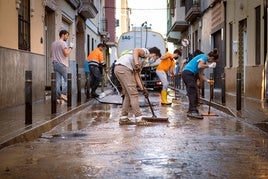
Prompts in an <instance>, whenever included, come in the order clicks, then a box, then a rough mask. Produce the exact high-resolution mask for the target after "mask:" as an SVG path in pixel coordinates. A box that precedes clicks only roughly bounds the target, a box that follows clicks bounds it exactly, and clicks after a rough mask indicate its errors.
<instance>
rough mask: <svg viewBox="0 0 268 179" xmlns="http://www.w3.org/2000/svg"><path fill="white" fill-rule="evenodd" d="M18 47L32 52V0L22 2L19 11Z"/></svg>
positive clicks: (22, 0)
mask: <svg viewBox="0 0 268 179" xmlns="http://www.w3.org/2000/svg"><path fill="white" fill-rule="evenodd" d="M18 42H19V44H18V46H19V49H21V50H27V51H30V0H21V4H20V8H19V10H18Z"/></svg>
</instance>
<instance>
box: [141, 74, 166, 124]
mask: <svg viewBox="0 0 268 179" xmlns="http://www.w3.org/2000/svg"><path fill="white" fill-rule="evenodd" d="M138 76H139V78H140V81H141V85H142V90H145V87H144V85H143V83H142V80H141V77H140V75H138ZM144 97H145V98H146V100H147V102H148V104H149V107H150V110H151V112H152V115H153V116H152V117H143V118H142V119H144V120H146V121H148V122H169V121H168V117H157V116H156V115H155V113H154V110H153V107H152V104H151V102H150V99H149V97H148V96H144Z"/></svg>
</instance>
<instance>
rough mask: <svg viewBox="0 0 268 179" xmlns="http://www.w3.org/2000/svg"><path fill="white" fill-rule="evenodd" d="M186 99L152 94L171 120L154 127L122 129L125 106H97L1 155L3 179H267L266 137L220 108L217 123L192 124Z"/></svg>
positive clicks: (161, 113) (207, 120) (147, 110)
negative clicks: (166, 101)
mask: <svg viewBox="0 0 268 179" xmlns="http://www.w3.org/2000/svg"><path fill="white" fill-rule="evenodd" d="M105 98H107V99H106V101H109V102H111V103H115V102H116V101H114V98H110V100H109V96H107V97H105ZM105 98H103V99H105ZM117 99H119V101H120V98H117ZM182 99H183V103H182V104H172V105H171V106H161V105H159V94H158V93H157V92H150V100H151V102H152V104H153V109H154V111H155V113H156V115H157V116H159V117H160V116H165V117H168V118H169V123H154V124H153V125H151V126H135V125H129V126H120V125H119V123H118V120H119V115H120V108H121V105H116V104H104V103H100V102H99V101H97V100H95V102H94V104H93V105H90V106H88V107H87V108H85V109H83V110H81V111H79V112H78V113H76V114H74V115H73V116H72V117H70V118H68V119H67V120H65V121H64V122H63V123H61V124H60V125H58V126H56V127H55V128H54V129H53V130H51V131H49V132H47V133H43V135H42V137H41V138H38V139H37V140H34V141H31V142H24V143H18V144H15V145H12V146H9V147H6V148H4V149H2V150H1V151H0V159H1V172H0V178H29V179H30V178H206V179H207V178H268V135H267V133H265V132H263V131H261V130H260V129H258V128H257V127H254V126H252V125H248V124H247V123H245V122H243V121H241V120H239V119H237V118H234V117H232V116H229V115H227V114H225V113H223V112H221V111H219V110H216V109H214V108H212V109H211V110H212V112H213V113H215V114H217V115H218V116H213V117H212V116H211V117H204V119H203V120H195V119H190V118H188V117H187V116H186V111H187V108H188V103H187V98H186V97H183V98H182ZM103 101H105V100H102V102H103ZM117 102H118V101H117ZM140 103H141V106H142V108H141V109H142V112H143V114H144V115H146V116H151V115H152V114H151V111H150V108H149V107H148V105H147V104H146V102H145V100H144V98H143V97H142V96H140ZM199 109H200V112H207V110H208V106H207V105H201V106H200V108H199ZM131 119H132V118H131ZM133 120H134V119H133Z"/></svg>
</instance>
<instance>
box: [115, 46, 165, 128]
mask: <svg viewBox="0 0 268 179" xmlns="http://www.w3.org/2000/svg"><path fill="white" fill-rule="evenodd" d="M159 57H161V53H160V50H159V49H158V48H157V47H152V48H150V49H149V50H148V49H146V48H135V49H133V50H128V51H125V52H124V53H122V54H121V56H120V57H119V59H118V60H117V61H116V63H115V67H114V73H115V75H116V77H117V79H118V81H119V82H120V85H121V87H122V95H123V96H124V98H123V104H122V110H121V115H120V119H119V124H120V125H131V124H137V125H148V124H149V122H147V121H146V120H144V119H142V117H143V116H142V113H141V111H140V106H139V93H138V89H137V86H138V87H140V89H142V90H143V95H144V96H145V97H148V91H147V89H146V88H144V86H143V84H142V81H141V78H140V72H141V70H142V67H143V66H144V65H145V64H146V61H145V60H146V59H147V58H153V59H154V60H156V59H158V58H159ZM131 110H132V112H133V114H134V115H135V120H136V122H133V121H131V120H130V119H129V118H128V115H129V112H130V111H131Z"/></svg>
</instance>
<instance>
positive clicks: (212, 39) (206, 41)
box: [167, 0, 267, 100]
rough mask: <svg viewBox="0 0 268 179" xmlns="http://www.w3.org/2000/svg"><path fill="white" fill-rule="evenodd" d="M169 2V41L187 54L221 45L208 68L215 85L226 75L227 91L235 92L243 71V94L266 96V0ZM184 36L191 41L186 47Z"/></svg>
mask: <svg viewBox="0 0 268 179" xmlns="http://www.w3.org/2000/svg"><path fill="white" fill-rule="evenodd" d="M167 4H168V24H167V26H168V33H167V34H168V35H167V40H168V41H169V42H172V43H173V44H174V45H175V46H177V47H181V48H182V49H183V52H184V53H183V55H184V57H185V56H187V54H188V53H189V52H190V53H192V52H193V51H194V50H196V49H200V50H202V51H203V52H205V53H208V52H209V51H211V50H212V49H213V48H218V50H219V53H220V58H219V62H218V63H217V67H216V68H215V69H214V70H211V69H209V70H206V75H207V76H209V74H210V73H212V74H213V76H214V80H215V88H219V89H221V88H222V81H221V79H222V77H221V76H222V75H223V74H225V79H226V81H225V89H226V92H227V93H234V94H235V93H236V81H237V78H236V76H237V73H241V74H242V75H241V76H242V91H241V92H242V94H243V95H244V96H245V97H250V98H255V99H260V100H262V99H264V95H265V90H266V89H265V83H266V79H265V75H264V74H265V68H264V67H265V62H266V60H265V58H267V57H266V56H267V0H256V1H250V0H202V1H201V0H167ZM249 24H250V25H249ZM265 29H266V30H265ZM184 38H186V39H188V40H189V41H190V43H189V45H188V46H187V47H182V46H181V41H182V39H184ZM266 63H267V62H266Z"/></svg>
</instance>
